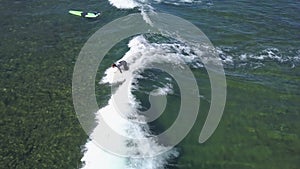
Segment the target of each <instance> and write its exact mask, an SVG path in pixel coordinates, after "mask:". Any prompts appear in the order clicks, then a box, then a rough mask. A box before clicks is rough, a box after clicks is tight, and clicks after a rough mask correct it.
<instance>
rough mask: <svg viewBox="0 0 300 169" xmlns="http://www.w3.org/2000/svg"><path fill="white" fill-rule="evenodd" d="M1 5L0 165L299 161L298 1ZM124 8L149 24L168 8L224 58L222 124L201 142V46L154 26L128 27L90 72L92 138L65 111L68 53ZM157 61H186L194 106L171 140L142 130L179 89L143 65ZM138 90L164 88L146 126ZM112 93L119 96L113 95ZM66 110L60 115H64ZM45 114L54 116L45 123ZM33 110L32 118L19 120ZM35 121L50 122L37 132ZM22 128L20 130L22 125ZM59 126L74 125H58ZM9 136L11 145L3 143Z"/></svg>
mask: <svg viewBox="0 0 300 169" xmlns="http://www.w3.org/2000/svg"><path fill="white" fill-rule="evenodd" d="M1 3H2V4H1V7H0V9H1V11H2V12H1V13H2V15H1V16H0V17H1V25H2V26H1V28H0V31H1V35H0V37H1V39H2V40H1V43H0V49H1V50H0V56H1V58H0V65H1V66H0V69H1V72H2V73H1V77H2V79H5V80H2V81H1V86H0V87H1V93H2V96H1V107H2V110H3V112H2V114H3V118H2V119H3V120H2V121H1V123H2V124H3V126H4V125H5V126H12V127H11V128H14V129H13V130H8V129H9V128H10V127H7V128H5V129H4V128H3V132H2V131H1V133H3V134H1V138H2V139H1V140H5V141H4V144H1V146H2V147H3V148H1V149H3V150H2V151H3V153H1V154H3V155H1V158H2V159H1V161H3V162H4V163H3V165H1V166H5V168H38V167H43V168H74V167H75V168H82V169H162V168H166V169H181V168H183V169H186V168H190V169H199V168H205V169H208V168H230V169H232V168H239V169H241V168H242V169H244V168H247V169H248V168H255V169H259V168H290V169H296V168H299V167H300V164H299V161H300V139H299V137H300V136H299V133H300V132H299V131H300V126H299V119H300V107H299V105H298V104H299V101H300V95H299V94H300V92H299V91H300V90H299V89H300V78H299V75H300V69H299V66H300V32H299V30H300V14H299V11H300V2H297V1H279V0H277V1H270V0H266V1H262V2H259V1H243V0H235V1H233V0H228V1H212V0H109V1H107V0H101V1H100V0H92V1H88V2H86V1H57V2H52V1H43V2H36V1H26V2H23V1H12V2H10V1H1ZM69 9H82V10H88V11H101V12H102V15H101V16H100V17H99V18H97V19H84V18H81V17H76V16H72V15H69V14H68V10H69ZM133 13H138V14H141V15H142V16H143V18H144V19H145V22H148V23H149V21H150V22H151V17H150V20H149V18H148V17H147V16H148V14H149V13H167V14H171V15H175V16H178V17H180V18H183V19H185V20H187V21H189V22H190V23H192V24H194V25H195V26H197V27H198V28H199V29H201V30H202V31H203V33H204V34H205V35H206V36H207V38H208V39H209V40H210V41H211V43H212V44H213V45H214V47H215V51H216V53H217V56H218V60H219V62H220V63H222V65H223V67H224V71H225V75H226V83H227V97H226V105H225V109H224V112H223V116H222V118H221V121H220V123H219V125H218V127H217V128H216V130H215V132H214V133H213V135H212V136H211V137H210V138H209V139H208V140H206V141H205V142H204V143H199V142H198V138H199V134H200V132H201V129H202V127H203V125H204V123H205V120H206V117H207V115H208V111H209V109H210V106H211V104H212V103H211V99H212V94H211V92H212V89H211V81H210V79H209V78H210V77H209V76H208V73H207V70H206V69H205V67H204V64H203V63H202V60H201V59H199V58H200V56H198V55H197V54H198V53H197V51H198V52H199V53H201V50H200V49H197V48H195V47H194V46H190V45H189V44H186V43H184V42H182V41H180V40H178V39H176V38H170V37H165V36H161V35H156V34H143V35H136V36H132V37H129V38H127V39H124V40H122V41H120V42H119V43H118V44H116V45H115V46H114V47H113V48H112V49H110V51H109V52H108V53H107V54H106V56H105V58H104V59H103V61H102V62H101V64H100V65H99V68H98V71H97V75H96V81H95V92H96V97H97V102H98V105H99V109H98V110H97V111H96V112H90V114H89V116H91V119H92V123H94V124H93V127H92V128H91V129H90V130H89V132H90V133H89V134H90V136H91V137H90V138H88V136H87V135H85V132H84V131H83V130H82V129H77V128H80V123H79V122H78V121H80V119H79V120H76V116H75V115H76V112H75V111H74V109H73V107H72V106H73V105H72V102H71V99H72V98H71V97H72V95H71V92H72V86H71V83H72V82H71V81H72V73H73V69H74V66H75V63H76V61H77V60H76V59H77V56H78V54H79V52H80V50H81V48H82V47H83V45H84V43H85V42H86V41H87V40H88V39H89V38H90V36H92V35H93V34H94V33H95V32H96V31H97V30H98V29H99V28H102V27H103V26H104V25H106V24H108V23H110V22H111V21H113V20H115V19H118V18H119V17H123V16H127V15H129V14H133ZM175 37H176V36H175ZM103 41H105V39H103ZM100 43H101V42H100ZM119 60H126V61H127V62H128V64H129V66H130V69H129V70H128V71H124V72H123V73H122V74H120V73H118V70H116V69H113V68H111V67H110V65H111V64H112V63H114V62H117V61H119ZM182 61H184V63H183V62H182ZM156 63H159V64H168V65H171V67H172V68H174V69H176V70H179V71H180V70H181V69H183V68H182V66H183V65H188V67H189V68H190V69H191V71H192V73H193V74H194V78H195V80H196V82H197V87H198V90H199V92H198V93H197V95H198V97H197V98H198V99H199V100H200V109H199V112H198V116H197V118H196V119H195V124H194V125H193V126H192V128H191V130H190V131H189V133H188V134H187V135H186V136H185V137H184V139H183V140H182V141H181V142H180V143H179V144H178V145H176V146H175V147H170V146H168V145H167V144H164V142H163V141H162V140H157V139H155V138H154V137H153V136H154V135H157V134H160V133H162V132H164V131H165V130H167V129H168V128H169V127H170V126H172V124H173V123H174V121H175V120H176V118H177V116H178V111H179V109H180V104H181V98H183V97H182V91H181V90H180V85H179V84H178V83H177V82H176V79H175V78H174V77H173V76H171V75H169V74H168V73H166V72H164V71H161V70H158V69H154V68H147V67H149V66H152V65H153V64H156ZM186 82H188V83H189V82H190V83H192V80H191V79H189V78H186ZM24 84H25V85H24ZM111 87H112V88H113V91H111ZM192 90H194V89H192ZM125 94H126V97H125ZM149 95H153V96H155V98H156V99H159V97H165V98H166V100H165V103H166V105H165V109H164V110H163V113H162V114H161V115H160V116H159V117H158V118H157V119H155V120H154V121H151V122H148V123H147V121H146V119H147V118H149V117H151V115H149V114H143V113H141V112H143V111H147V110H148V109H151V103H150V100H149ZM127 96H128V97H127ZM116 98H117V99H119V102H118V103H117V104H115V99H116ZM158 102H160V100H158ZM161 102H164V101H163V100H162V101H161ZM190 102H193V100H191V101H190ZM10 106H11V107H10ZM14 107H15V108H14ZM118 109H121V112H122V114H123V115H122V116H120V114H119V111H120V110H118ZM57 112H58V113H57ZM67 112H68V113H69V114H71V115H69V116H68V117H65V116H66V114H67ZM148 113H149V112H148ZM152 113H153V112H152ZM156 113H157V112H156ZM36 114H39V115H36ZM48 114H53V115H55V116H54V117H52V116H51V120H50V121H47V120H46V119H47V118H48V119H49V117H48ZM71 116H72V117H71ZM19 118H20V119H19ZM32 118H35V119H37V120H36V121H32V120H29V119H32ZM52 118H53V119H52ZM72 118H73V120H69V119H72ZM11 119H17V120H11ZM66 119H68V120H66ZM20 121H21V122H20ZM61 121H65V124H67V127H65V128H60V129H57V128H55V127H54V128H53V129H52V128H51V126H55V125H54V124H56V123H58V122H61ZM104 122H106V124H109V126H110V127H111V128H112V129H113V130H115V131H117V132H118V133H121V135H124V136H125V137H126V139H120V140H114V138H113V137H112V136H110V134H109V132H107V131H105V130H104V129H105V123H104ZM37 123H39V124H41V125H39V124H37ZM16 124H18V125H16ZM61 125H63V124H61ZM180 125H182V126H187V125H190V124H188V123H186V124H180ZM20 126H21V127H20ZM45 126H47V127H49V126H50V127H49V128H51V129H52V130H51V129H50V131H48V130H46V129H44V127H45ZM59 126H60V125H59ZM47 127H46V128H47ZM28 128H30V130H29V129H28ZM72 128H73V129H74V128H76V130H75V129H74V130H72ZM27 129H28V130H29V132H25V131H27ZM4 130H5V131H4ZM57 130H58V131H61V133H59V132H58V131H57ZM9 131H11V132H9ZM46 131H47V132H49V134H48V135H49V138H51V139H49V140H44V141H43V145H50V146H49V147H50V148H49V150H51V151H48V152H49V154H45V155H43V153H44V152H46V151H47V150H46V148H45V146H42V145H39V143H38V142H37V141H35V140H43V139H42V138H43V137H44V136H43V135H40V134H34V133H41V132H46ZM70 131H72V133H73V134H66V133H68V132H70ZM20 133H25V134H20ZM74 133H75V134H74ZM103 134H104V135H105V136H106V138H105V139H106V140H107V142H111V143H113V145H114V146H116V145H117V147H115V148H116V149H120V150H124V152H126V156H125V157H124V156H119V155H115V154H114V153H111V152H109V151H108V150H107V149H105V148H101V146H99V145H98V143H97V141H95V140H94V139H95V138H98V137H101V136H102V135H103ZM179 134H181V133H180V132H179V133H178V135H179ZM7 135H9V137H6V138H7V139H6V138H5V136H7ZM24 135H25V136H24ZM24 137H25V138H26V139H25V140H26V141H25V142H24V141H23V138H24ZM57 138H59V139H57ZM136 138H139V139H141V140H137V139H136ZM10 140H15V141H10ZM18 140H21V141H18ZM28 140H29V141H28ZM53 140H55V141H53ZM62 140H68V141H62ZM8 145H13V146H14V150H11V148H9V147H10V146H8ZM68 145H69V146H68ZM70 145H72V146H70ZM46 147H47V146H46ZM58 147H63V148H58ZM19 149H20V151H18V150H19ZM52 150H53V151H52ZM70 152H72V153H70ZM162 152H163V153H162ZM70 154H72V155H70ZM74 154H76V155H74ZM157 154H158V155H157ZM136 156H138V157H139V158H136ZM37 159H38V160H37ZM45 159H46V160H45Z"/></svg>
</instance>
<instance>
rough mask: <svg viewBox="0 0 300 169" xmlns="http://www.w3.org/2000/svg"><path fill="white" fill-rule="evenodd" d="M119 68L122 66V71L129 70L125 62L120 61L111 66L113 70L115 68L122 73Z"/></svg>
mask: <svg viewBox="0 0 300 169" xmlns="http://www.w3.org/2000/svg"><path fill="white" fill-rule="evenodd" d="M121 66H123V69H124V70H128V69H129V67H128V65H127V62H126V61H125V60H121V61H120V62H119V63H118V64H115V63H114V64H112V65H111V67H113V68H115V67H117V68H118V69H119V71H120V72H121V73H122V70H121Z"/></svg>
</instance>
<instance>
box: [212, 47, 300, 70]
mask: <svg viewBox="0 0 300 169" xmlns="http://www.w3.org/2000/svg"><path fill="white" fill-rule="evenodd" d="M231 50H232V49H230V48H219V47H218V48H217V52H218V54H219V57H220V59H221V60H222V62H223V63H224V65H225V66H227V67H228V66H234V67H250V68H253V69H256V68H260V67H263V66H266V65H267V64H268V63H269V62H276V63H278V64H287V65H290V66H291V67H295V66H296V65H299V63H300V50H296V51H295V50H290V51H280V50H279V49H277V48H267V49H264V50H262V51H259V52H257V53H243V54H240V55H236V54H234V53H232V52H231Z"/></svg>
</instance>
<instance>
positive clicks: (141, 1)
mask: <svg viewBox="0 0 300 169" xmlns="http://www.w3.org/2000/svg"><path fill="white" fill-rule="evenodd" d="M109 3H110V4H111V5H112V6H114V7H116V8H119V9H133V8H136V7H139V8H143V7H145V6H146V7H147V8H148V7H150V8H152V7H151V4H169V5H176V6H179V5H195V4H205V5H207V6H211V5H213V1H212V0H109Z"/></svg>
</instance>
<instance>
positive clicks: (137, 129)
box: [82, 35, 195, 169]
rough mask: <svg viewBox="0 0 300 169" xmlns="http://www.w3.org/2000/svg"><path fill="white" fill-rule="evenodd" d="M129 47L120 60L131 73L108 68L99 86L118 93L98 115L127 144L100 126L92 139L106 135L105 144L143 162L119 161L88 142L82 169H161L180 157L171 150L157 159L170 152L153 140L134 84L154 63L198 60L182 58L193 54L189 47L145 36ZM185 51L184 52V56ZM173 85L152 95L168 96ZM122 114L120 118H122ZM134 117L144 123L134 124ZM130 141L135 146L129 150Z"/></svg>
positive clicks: (162, 88)
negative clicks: (149, 38) (112, 136)
mask: <svg viewBox="0 0 300 169" xmlns="http://www.w3.org/2000/svg"><path fill="white" fill-rule="evenodd" d="M128 47H129V48H130V50H129V51H128V52H127V53H126V54H125V55H124V56H123V58H121V59H120V60H126V61H127V63H128V65H129V70H127V71H123V73H120V72H119V70H118V69H116V68H111V67H110V68H108V69H107V70H106V71H105V76H104V77H103V78H102V80H101V82H100V83H104V84H110V85H114V84H116V83H118V85H119V86H118V87H117V89H116V90H115V91H114V93H113V94H112V96H111V98H110V100H109V101H108V105H106V106H105V107H103V108H101V109H100V110H99V111H98V112H97V113H96V119H97V120H98V121H104V122H105V123H106V124H108V125H109V126H110V127H111V128H112V129H113V130H114V131H115V132H117V133H119V134H121V135H123V136H126V137H127V139H125V140H114V139H113V138H111V137H110V135H109V133H105V132H106V131H103V128H104V127H103V124H102V123H98V125H97V126H96V128H95V129H94V131H93V132H92V134H91V137H92V138H97V137H99V133H101V134H100V135H103V134H104V135H105V136H106V137H105V141H107V142H109V143H114V145H118V148H119V149H122V150H124V152H128V154H127V155H128V156H131V155H135V154H140V155H141V157H142V158H129V157H119V156H116V155H113V154H111V153H109V152H107V151H105V150H103V149H102V148H100V147H98V146H96V145H95V144H94V143H93V141H88V143H87V144H86V145H85V153H84V157H83V158H82V161H83V162H84V164H85V165H84V167H83V169H98V168H105V169H160V168H164V166H165V165H166V164H167V163H168V160H170V159H171V158H174V157H177V156H178V155H179V153H178V152H177V150H176V149H171V150H169V151H167V152H165V153H162V154H160V155H158V156H156V154H157V153H158V152H162V151H165V150H167V149H168V147H165V146H162V145H160V144H159V143H158V142H157V141H156V140H154V139H152V138H151V137H149V136H151V131H150V130H149V127H148V125H147V123H146V122H145V121H144V117H143V116H142V115H139V114H138V113H137V112H138V107H139V106H140V105H139V103H138V102H137V101H136V99H135V97H134V96H133V95H132V94H131V91H132V90H133V89H137V88H138V87H137V86H134V85H133V84H136V83H134V82H135V81H136V78H137V77H141V74H140V73H141V72H143V69H144V68H145V67H147V65H149V64H151V63H154V62H155V63H168V64H173V65H176V66H180V64H181V60H182V59H184V60H185V61H186V62H192V61H193V59H194V58H195V56H192V55H189V56H187V55H183V54H182V53H186V51H190V49H189V48H188V47H187V46H183V45H180V44H177V43H174V44H156V43H149V42H148V41H147V40H146V39H145V38H144V36H142V35H140V36H137V37H135V38H133V39H132V40H131V41H130V42H129V44H128ZM183 51H185V52H183ZM124 91H128V92H127V93H128V95H124ZM172 92H173V91H172V85H170V84H169V83H167V84H165V86H164V87H161V88H157V89H156V90H154V91H153V93H154V94H155V95H167V94H168V93H172ZM114 98H119V100H122V101H121V102H117V103H116V102H115V100H114ZM120 111H121V114H122V115H120ZM132 117H134V118H135V119H137V120H138V121H139V122H141V123H137V122H136V121H131V118H132ZM133 138H147V139H146V141H145V140H144V141H141V140H136V139H133ZM129 141H131V142H132V143H133V145H134V146H128V142H129Z"/></svg>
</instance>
